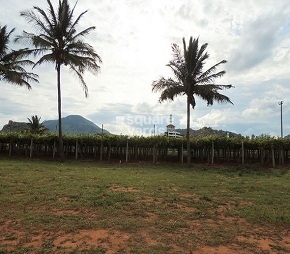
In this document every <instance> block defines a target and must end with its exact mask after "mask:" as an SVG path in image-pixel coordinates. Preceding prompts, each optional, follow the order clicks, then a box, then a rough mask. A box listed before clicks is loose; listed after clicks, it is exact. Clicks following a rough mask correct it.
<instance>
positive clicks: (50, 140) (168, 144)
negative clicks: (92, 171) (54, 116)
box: [0, 133, 290, 167]
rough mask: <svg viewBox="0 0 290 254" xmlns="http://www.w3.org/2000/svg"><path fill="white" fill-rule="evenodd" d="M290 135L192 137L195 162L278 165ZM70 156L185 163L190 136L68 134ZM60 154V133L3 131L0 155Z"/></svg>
mask: <svg viewBox="0 0 290 254" xmlns="http://www.w3.org/2000/svg"><path fill="white" fill-rule="evenodd" d="M289 150H290V139H279V138H278V139H276V138H274V137H255V138H244V137H213V136H207V137H203V138H198V139H194V138H193V139H191V151H190V152H191V155H192V162H196V163H210V164H213V163H238V164H244V163H261V164H265V165H272V166H273V167H275V166H276V165H279V164H286V163H289V152H288V151H289ZM64 151H65V156H66V158H67V159H70V160H82V159H91V160H98V161H112V162H114V161H121V162H140V161H151V162H175V163H183V161H185V160H184V158H185V157H186V155H187V151H186V140H185V138H183V139H175V138H167V137H165V136H150V137H143V136H134V137H128V136H125V135H65V136H64ZM1 155H7V156H25V157H30V158H52V159H54V158H57V157H58V136H57V135H56V134H46V135H32V134H22V133H0V156H1Z"/></svg>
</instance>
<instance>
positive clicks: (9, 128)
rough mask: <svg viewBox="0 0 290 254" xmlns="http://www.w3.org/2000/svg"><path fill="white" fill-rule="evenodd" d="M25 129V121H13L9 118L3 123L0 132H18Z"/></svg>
mask: <svg viewBox="0 0 290 254" xmlns="http://www.w3.org/2000/svg"><path fill="white" fill-rule="evenodd" d="M25 129H27V123H23V122H14V121H12V120H10V121H9V122H8V124H5V125H4V126H3V128H2V130H1V132H20V131H24V130H25Z"/></svg>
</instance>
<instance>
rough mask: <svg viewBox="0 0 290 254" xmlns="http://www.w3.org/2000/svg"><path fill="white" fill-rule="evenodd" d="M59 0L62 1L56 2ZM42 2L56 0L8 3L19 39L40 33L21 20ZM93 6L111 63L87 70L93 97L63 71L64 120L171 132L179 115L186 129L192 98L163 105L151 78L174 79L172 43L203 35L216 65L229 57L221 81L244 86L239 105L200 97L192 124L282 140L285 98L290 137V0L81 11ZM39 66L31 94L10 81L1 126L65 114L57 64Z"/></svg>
mask: <svg viewBox="0 0 290 254" xmlns="http://www.w3.org/2000/svg"><path fill="white" fill-rule="evenodd" d="M57 2H58V1H56V0H52V3H53V4H54V5H55V6H56V4H57ZM69 2H70V3H71V4H72V5H73V4H74V3H75V1H69ZM12 3H13V4H12ZM33 5H37V6H39V7H42V8H44V9H45V8H46V6H47V3H46V1H45V0H39V1H34V0H26V1H22V0H13V1H3V3H2V4H1V8H2V10H5V11H2V12H0V23H1V25H7V26H8V28H9V29H12V28H14V27H15V28H16V31H15V32H14V34H13V35H14V36H16V35H17V34H20V33H21V32H22V30H26V31H34V30H33V27H30V26H29V24H27V23H26V21H25V20H24V19H23V18H22V17H20V16H19V12H20V11H23V10H27V9H31V8H32V7H33ZM87 9H88V10H89V11H88V13H87V14H86V15H85V16H84V18H83V20H82V21H81V22H80V27H79V28H80V29H83V28H86V27H89V26H92V25H93V26H96V29H95V31H93V32H92V33H91V34H90V35H89V36H88V37H87V42H88V43H90V44H91V45H92V46H93V47H94V48H95V50H96V51H97V52H98V54H99V55H100V56H101V57H102V60H103V64H102V65H101V72H100V74H99V75H97V76H94V75H92V74H91V73H89V72H87V73H86V74H85V80H86V82H87V85H88V87H89V97H88V98H85V96H84V93H83V91H82V88H81V85H80V84H79V82H78V81H77V79H76V77H74V76H73V75H72V74H71V73H69V72H68V71H67V70H66V69H65V68H64V69H63V72H62V96H63V105H62V109H63V116H67V115H73V114H77V115H82V116H84V117H86V118H87V119H89V120H91V121H93V122H94V123H96V124H97V125H99V126H101V125H102V124H103V125H104V128H105V129H107V130H109V131H110V132H112V133H116V134H120V133H122V134H130V135H133V134H136V135H150V133H151V132H152V127H153V125H155V128H156V131H160V132H162V131H163V130H164V128H165V125H166V124H168V122H167V121H169V115H170V114H172V115H173V123H174V124H175V125H176V127H177V128H185V127H186V98H185V97H180V98H177V99H176V100H175V101H174V102H164V103H162V104H160V103H159V102H158V96H159V94H158V93H152V91H151V88H152V87H151V84H152V82H153V81H154V80H157V79H159V78H160V77H161V76H165V77H170V76H172V73H171V72H170V70H169V68H168V67H166V66H165V65H166V64H167V63H168V62H169V61H170V60H171V58H172V54H171V44H172V43H176V44H179V45H180V46H182V38H183V37H185V39H186V40H187V41H188V40H189V38H190V36H193V37H199V41H200V43H201V44H203V43H208V44H209V45H208V48H207V51H208V52H209V54H210V59H209V61H208V67H210V66H211V65H213V64H215V63H217V62H219V61H221V60H223V59H225V60H227V63H226V64H225V65H223V66H221V68H220V70H222V69H224V70H225V71H226V72H227V73H226V75H225V76H224V77H223V78H222V79H219V80H216V82H217V83H220V84H232V85H233V86H234V87H235V88H234V89H230V90H227V91H225V92H224V93H225V94H226V95H227V96H229V97H230V99H231V100H232V102H233V103H234V105H231V104H222V105H219V104H214V105H213V106H210V107H208V106H207V105H206V102H204V101H200V100H197V106H196V108H195V110H192V111H191V127H192V128H193V129H199V128H202V127H204V126H206V127H212V128H214V129H219V130H220V129H221V130H227V131H232V132H236V133H241V134H243V135H249V136H250V135H252V134H254V135H260V134H269V135H273V136H278V135H280V106H279V105H278V102H279V101H283V102H284V104H283V130H284V134H285V135H287V134H290V120H289V113H290V110H289V109H290V107H289V106H290V69H289V66H290V51H289V47H290V5H289V1H287V0H278V1H277V0H275V1H274V0H264V1H263V6H261V2H259V1H252V0H244V1H232V0H219V1H210V0H171V1H168V0H158V1H156V0H147V1H143V0H142V1H141V0H131V1H129V0H126V1H125V0H111V1H106V0H103V1H101V0H100V1H90V0H79V1H78V3H77V7H76V14H79V13H81V12H82V11H84V10H87ZM10 46H11V48H17V47H20V46H25V45H15V44H13V43H11V45H10ZM34 71H35V72H36V73H37V74H38V75H39V76H40V78H39V81H40V82H39V84H33V89H32V90H31V91H28V90H26V89H25V88H21V87H16V86H13V85H11V84H6V83H3V82H1V83H0V89H1V92H0V101H1V103H0V129H1V128H2V126H3V125H4V124H6V123H8V121H9V120H13V121H23V122H26V121H27V118H28V117H31V116H32V115H38V116H40V117H41V118H42V120H51V119H57V94H56V73H55V70H54V66H53V65H46V66H40V67H36V68H35V69H34ZM120 119H122V120H121V121H120ZM128 119H129V120H128ZM140 119H142V121H143V122H142V123H141V124H140ZM153 119H154V121H153Z"/></svg>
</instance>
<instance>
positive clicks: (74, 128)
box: [1, 115, 109, 134]
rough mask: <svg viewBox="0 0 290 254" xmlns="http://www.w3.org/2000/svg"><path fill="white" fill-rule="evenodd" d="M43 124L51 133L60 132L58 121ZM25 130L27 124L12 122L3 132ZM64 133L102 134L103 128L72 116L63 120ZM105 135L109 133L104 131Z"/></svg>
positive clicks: (80, 117)
mask: <svg viewBox="0 0 290 254" xmlns="http://www.w3.org/2000/svg"><path fill="white" fill-rule="evenodd" d="M43 124H44V126H45V127H46V128H48V129H49V131H50V132H57V131H58V129H57V126H58V120H48V121H45V122H44V123H43ZM25 129H27V123H23V122H14V121H11V120H10V121H9V122H8V124H5V125H4V126H3V128H2V130H1V132H20V131H23V130H25ZM62 132H63V133H68V134H89V133H90V134H93V133H102V128H100V127H99V126H97V125H96V124H94V123H93V122H91V121H89V120H87V119H86V118H84V117H82V116H80V115H70V116H67V117H64V118H62ZM103 133H109V132H108V131H107V130H103Z"/></svg>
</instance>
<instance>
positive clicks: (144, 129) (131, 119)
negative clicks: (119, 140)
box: [116, 115, 172, 136]
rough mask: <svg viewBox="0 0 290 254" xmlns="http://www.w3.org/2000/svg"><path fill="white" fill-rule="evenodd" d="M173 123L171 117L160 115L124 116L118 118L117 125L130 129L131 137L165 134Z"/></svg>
mask: <svg viewBox="0 0 290 254" xmlns="http://www.w3.org/2000/svg"><path fill="white" fill-rule="evenodd" d="M171 121H172V119H171V118H170V116H160V115H153V116H152V115H123V116H117V117H116V124H117V125H126V126H128V127H129V128H130V135H135V134H136V135H146V136H147V135H152V134H163V133H164V132H165V131H166V126H167V125H168V124H169V123H170V122H171Z"/></svg>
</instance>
